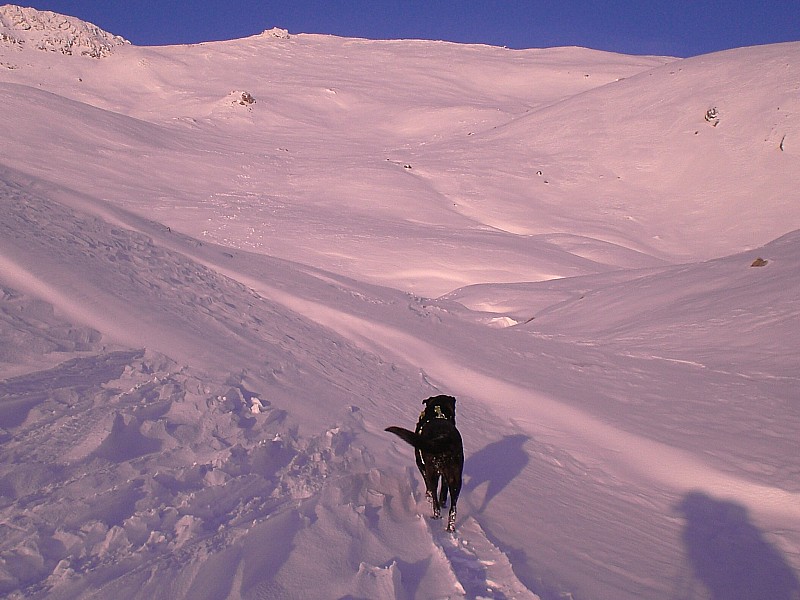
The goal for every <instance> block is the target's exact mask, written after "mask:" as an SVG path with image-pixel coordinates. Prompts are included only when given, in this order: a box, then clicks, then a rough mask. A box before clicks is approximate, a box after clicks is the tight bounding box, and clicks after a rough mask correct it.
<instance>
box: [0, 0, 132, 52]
mask: <svg viewBox="0 0 800 600" xmlns="http://www.w3.org/2000/svg"><path fill="white" fill-rule="evenodd" d="M128 43H130V42H128V41H126V40H125V39H123V38H122V37H120V36H118V35H113V34H110V33H108V32H106V31H103V30H102V29H100V28H99V27H97V26H96V25H93V24H91V23H87V22H86V21H82V20H80V19H76V18H75V17H68V16H65V15H60V14H58V13H54V12H52V11H41V10H36V9H34V8H28V7H22V6H16V5H13V4H6V5H3V6H0V44H3V45H5V46H7V47H9V48H15V49H19V50H22V49H24V48H26V47H31V48H35V49H37V50H43V51H45V52H58V53H60V54H65V55H77V56H88V57H91V58H102V57H104V56H108V55H109V54H111V53H112V52H113V51H114V48H115V47H116V46H120V45H122V44H128Z"/></svg>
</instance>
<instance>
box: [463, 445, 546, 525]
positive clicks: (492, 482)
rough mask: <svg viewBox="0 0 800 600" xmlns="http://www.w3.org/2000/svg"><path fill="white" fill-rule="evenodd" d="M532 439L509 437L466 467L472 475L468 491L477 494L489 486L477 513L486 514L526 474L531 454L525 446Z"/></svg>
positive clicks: (477, 456)
mask: <svg viewBox="0 0 800 600" xmlns="http://www.w3.org/2000/svg"><path fill="white" fill-rule="evenodd" d="M529 439H530V438H529V437H528V436H526V435H522V434H517V435H507V436H506V437H504V438H503V439H501V440H499V441H497V442H493V443H491V444H489V445H488V446H486V447H485V448H483V449H482V450H479V451H478V452H476V453H474V454H472V455H471V456H470V457H469V458H468V459H467V462H466V464H465V465H464V472H465V473H467V474H469V479H468V480H467V481H466V482H465V484H464V488H465V489H467V490H470V491H472V490H475V488H477V487H478V486H480V485H481V484H483V483H487V482H488V484H489V485H488V486H487V488H486V494H485V496H484V498H483V503H482V504H481V506H480V508H478V510H477V512H479V513H480V512H483V511H484V510H485V509H486V507H487V506H488V505H489V502H491V501H492V499H493V498H494V497H495V496H497V494H499V493H500V492H501V491H502V490H503V488H505V487H506V486H507V485H508V484H509V483H511V481H512V480H513V479H514V478H515V477H516V476H517V475H519V474H520V473H521V472H522V469H524V468H525V465H527V464H528V460H529V459H528V454H527V452H525V449H524V448H523V445H524V444H525V442H527V441H528V440H529Z"/></svg>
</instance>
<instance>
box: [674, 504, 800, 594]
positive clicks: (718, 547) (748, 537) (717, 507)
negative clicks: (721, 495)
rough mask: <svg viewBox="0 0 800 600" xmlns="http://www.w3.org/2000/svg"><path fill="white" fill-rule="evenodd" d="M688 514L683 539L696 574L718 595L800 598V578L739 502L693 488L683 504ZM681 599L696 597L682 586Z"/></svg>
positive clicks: (681, 509)
mask: <svg viewBox="0 0 800 600" xmlns="http://www.w3.org/2000/svg"><path fill="white" fill-rule="evenodd" d="M677 509H678V511H679V512H680V513H682V514H683V516H684V518H685V519H686V525H685V528H684V531H683V543H684V545H685V547H686V554H687V556H688V559H689V561H690V563H691V566H692V569H693V571H694V574H695V576H696V578H697V579H698V580H699V581H701V582H702V583H703V584H704V585H705V587H706V588H707V590H708V593H709V595H710V598H711V599H712V600H754V599H755V598H764V599H767V598H769V599H770V600H797V599H798V598H800V581H798V578H797V575H796V574H795V573H794V571H793V570H792V568H791V567H790V566H789V564H788V563H787V562H786V559H785V558H784V557H783V556H782V555H781V553H780V552H779V551H778V550H777V549H776V548H775V547H774V546H772V545H771V544H770V543H769V542H768V541H767V540H766V539H765V538H764V535H763V534H762V532H761V531H760V530H759V529H758V528H757V527H756V526H755V525H754V524H753V523H752V522H751V521H750V519H749V517H748V514H747V509H746V508H745V507H743V506H741V505H739V504H735V503H733V502H728V501H724V500H716V499H714V498H712V497H710V496H708V495H706V494H704V493H702V492H697V491H695V492H690V493H688V494H687V495H686V496H685V497H684V498H683V500H682V501H681V502H680V504H679V505H678V506H677ZM680 587H681V588H682V589H680V590H679V592H678V594H677V599H676V600H692V599H693V598H694V595H693V592H692V589H691V588H692V586H691V585H690V584H689V585H687V584H684V585H682V586H680Z"/></svg>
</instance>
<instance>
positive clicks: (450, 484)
mask: <svg viewBox="0 0 800 600" xmlns="http://www.w3.org/2000/svg"><path fill="white" fill-rule="evenodd" d="M442 486H443V487H447V488H450V512H449V513H448V514H447V531H455V530H456V512H457V511H456V504H457V503H458V496H459V494H461V478H460V477H449V478H448V479H447V480H445V481H443V482H442Z"/></svg>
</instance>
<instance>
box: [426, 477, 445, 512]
mask: <svg viewBox="0 0 800 600" xmlns="http://www.w3.org/2000/svg"><path fill="white" fill-rule="evenodd" d="M442 485H446V483H445V482H444V481H442ZM425 487H426V488H427V496H428V499H429V500H430V502H431V509H433V514H432V515H431V518H432V519H441V518H442V510H441V505H440V504H439V494H438V493H437V488H438V487H439V473H438V471H436V469H434V468H433V466H432V465H430V466H428V468H426V469H425Z"/></svg>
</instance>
